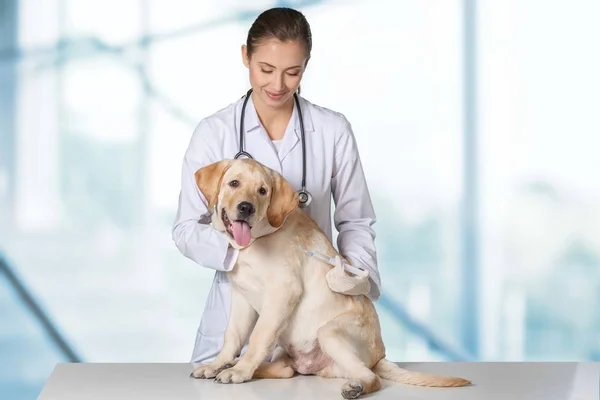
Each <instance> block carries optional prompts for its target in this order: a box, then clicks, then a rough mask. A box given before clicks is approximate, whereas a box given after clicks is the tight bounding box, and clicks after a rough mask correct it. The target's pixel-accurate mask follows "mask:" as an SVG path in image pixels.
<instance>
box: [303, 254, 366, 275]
mask: <svg viewBox="0 0 600 400" xmlns="http://www.w3.org/2000/svg"><path fill="white" fill-rule="evenodd" d="M300 248H301V249H302V251H304V252H305V253H306V254H307V255H309V256H311V257H315V258H318V259H319V260H321V261H323V262H325V263H327V264H329V265H333V266H334V267H335V266H336V264H335V257H327V256H326V255H325V254H322V253H319V252H315V251H310V250H307V249H305V248H302V247H300ZM343 266H344V269H345V270H346V271H348V272H350V273H352V274H354V275H357V276H360V277H365V276H367V275H369V271H365V270H362V269H360V268H356V267H353V266H352V265H350V264H347V263H343Z"/></svg>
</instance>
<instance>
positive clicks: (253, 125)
mask: <svg viewBox="0 0 600 400" xmlns="http://www.w3.org/2000/svg"><path fill="white" fill-rule="evenodd" d="M298 100H299V102H300V107H301V108H302V119H303V121H304V130H305V132H312V131H314V125H313V120H312V115H311V113H310V110H309V107H308V106H309V104H308V103H307V101H306V100H304V98H302V96H298ZM243 101H244V99H242V105H243ZM290 122H291V123H290V124H289V125H288V128H287V130H286V132H285V135H284V137H283V142H282V143H281V148H280V150H279V154H278V155H277V156H278V158H279V160H280V161H283V160H284V159H285V157H286V156H287V155H288V154H289V153H290V151H292V149H293V148H294V147H295V146H296V145H297V144H298V142H299V141H300V139H301V132H302V129H301V126H300V119H299V118H298V109H297V107H296V102H295V101H294V109H293V111H292V117H291V120H290ZM261 127H262V125H261V123H260V120H259V118H258V114H257V112H256V108H255V107H254V102H253V100H252V97H250V99H249V100H248V104H247V105H246V114H245V117H244V131H245V132H246V133H250V134H251V135H252V132H261V131H263V130H262V129H260V128H261ZM264 132H265V136H267V139H268V135H266V131H264ZM251 135H249V137H251ZM300 145H302V144H300Z"/></svg>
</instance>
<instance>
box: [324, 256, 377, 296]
mask: <svg viewBox="0 0 600 400" xmlns="http://www.w3.org/2000/svg"><path fill="white" fill-rule="evenodd" d="M344 263H348V261H346V260H345V259H343V258H342V257H341V256H339V255H337V256H336V257H335V267H333V268H332V269H331V270H330V271H329V272H328V273H327V275H326V279H327V285H328V286H329V288H330V289H331V290H333V291H334V292H338V293H342V294H347V295H359V294H365V295H366V294H367V293H369V291H370V290H371V282H370V281H369V274H368V273H367V272H366V271H365V274H364V276H357V275H354V274H350V273H348V272H346V271H345V270H344ZM348 264H350V263H348Z"/></svg>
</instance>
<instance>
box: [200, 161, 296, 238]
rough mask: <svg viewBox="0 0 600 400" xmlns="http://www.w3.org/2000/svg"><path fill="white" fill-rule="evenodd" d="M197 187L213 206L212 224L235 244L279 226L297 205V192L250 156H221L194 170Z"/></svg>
mask: <svg viewBox="0 0 600 400" xmlns="http://www.w3.org/2000/svg"><path fill="white" fill-rule="evenodd" d="M195 177H196V183H197V185H198V188H199V189H200V191H201V192H202V194H203V195H204V197H205V198H206V200H207V201H208V208H209V209H211V208H212V207H215V206H216V207H215V213H214V214H213V217H212V222H213V227H215V228H216V229H219V230H221V231H225V232H227V234H228V236H229V240H230V242H231V245H232V246H233V247H235V248H244V247H247V246H249V245H250V244H251V243H252V242H253V241H254V239H256V238H258V237H260V236H265V235H268V234H270V233H273V232H275V231H276V230H277V229H279V228H281V226H282V225H283V223H284V221H285V219H286V218H287V216H288V215H289V214H290V213H291V212H292V211H294V209H296V208H297V207H298V194H297V193H296V191H295V190H294V189H293V188H292V186H291V185H290V184H289V183H288V182H287V181H286V180H285V179H284V178H283V177H282V176H281V175H280V174H279V173H278V172H276V171H273V170H272V169H270V168H268V167H266V166H264V165H262V164H260V163H259V162H257V161H254V160H251V159H237V160H223V161H218V162H215V163H213V164H210V165H207V166H205V167H203V168H200V169H199V170H198V171H197V172H196V175H195Z"/></svg>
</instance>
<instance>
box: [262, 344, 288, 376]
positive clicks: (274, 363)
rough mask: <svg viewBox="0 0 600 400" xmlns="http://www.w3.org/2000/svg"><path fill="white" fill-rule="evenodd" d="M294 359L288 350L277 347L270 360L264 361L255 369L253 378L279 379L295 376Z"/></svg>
mask: <svg viewBox="0 0 600 400" xmlns="http://www.w3.org/2000/svg"><path fill="white" fill-rule="evenodd" d="M291 363H292V360H291V359H290V357H289V356H288V354H287V353H286V351H285V350H284V349H283V348H281V347H277V348H276V349H275V351H273V358H272V359H271V361H270V362H263V363H262V364H260V365H259V367H258V368H257V369H256V371H254V375H253V378H255V379H277V378H291V377H293V376H294V374H295V371H294V369H293V368H292V367H291Z"/></svg>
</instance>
